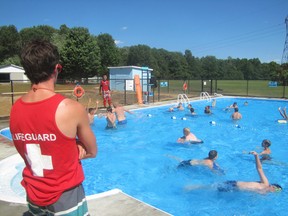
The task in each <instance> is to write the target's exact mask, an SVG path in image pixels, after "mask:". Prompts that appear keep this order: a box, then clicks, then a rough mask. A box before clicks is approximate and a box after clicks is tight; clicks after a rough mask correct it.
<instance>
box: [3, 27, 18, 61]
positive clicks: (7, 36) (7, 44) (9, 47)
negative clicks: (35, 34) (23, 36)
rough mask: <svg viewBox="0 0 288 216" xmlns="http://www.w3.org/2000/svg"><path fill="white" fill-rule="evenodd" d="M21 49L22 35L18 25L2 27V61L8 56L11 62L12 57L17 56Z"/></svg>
mask: <svg viewBox="0 0 288 216" xmlns="http://www.w3.org/2000/svg"><path fill="white" fill-rule="evenodd" d="M19 50H20V36H19V33H18V31H17V29H16V27H15V26H14V25H10V26H2V27H0V62H1V63H2V62H3V61H4V60H5V59H8V58H9V59H10V61H9V62H11V59H13V58H16V57H15V56H16V55H17V54H18V53H19ZM6 62H7V61H6ZM12 62H13V61H12ZM13 63H14V62H13Z"/></svg>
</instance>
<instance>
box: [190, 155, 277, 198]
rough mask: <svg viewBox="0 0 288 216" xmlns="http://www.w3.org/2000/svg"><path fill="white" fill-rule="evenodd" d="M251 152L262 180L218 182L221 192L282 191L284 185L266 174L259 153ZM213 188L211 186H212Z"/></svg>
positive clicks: (193, 188) (199, 187)
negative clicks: (276, 182)
mask: <svg viewBox="0 0 288 216" xmlns="http://www.w3.org/2000/svg"><path fill="white" fill-rule="evenodd" d="M249 154H252V155H254V157H255V164H256V169H257V172H258V175H259V178H260V181H250V182H247V181H226V182H224V183H221V184H217V189H218V191H220V192H230V191H250V192H255V193H260V194H265V193H271V192H272V193H273V192H280V191H282V187H281V186H280V185H279V184H270V183H269V180H268V179H267V177H266V176H265V173H264V171H263V169H262V164H261V161H260V159H259V156H258V153H257V152H255V151H252V152H250V153H249ZM201 188H207V186H199V185H197V186H193V185H192V186H188V187H186V189H187V190H195V189H201ZM210 188H211V186H210Z"/></svg>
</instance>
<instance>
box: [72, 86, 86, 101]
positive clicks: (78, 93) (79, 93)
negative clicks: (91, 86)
mask: <svg viewBox="0 0 288 216" xmlns="http://www.w3.org/2000/svg"><path fill="white" fill-rule="evenodd" d="M84 94H85V91H84V89H83V88H82V87H81V86H80V85H77V86H76V87H75V88H74V90H73V95H74V96H75V97H76V98H77V99H79V98H81V97H82V96H83V95H84Z"/></svg>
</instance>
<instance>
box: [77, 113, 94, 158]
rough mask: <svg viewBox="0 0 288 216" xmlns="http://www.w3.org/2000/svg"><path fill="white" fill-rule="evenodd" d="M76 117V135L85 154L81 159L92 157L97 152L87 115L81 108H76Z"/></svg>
mask: <svg viewBox="0 0 288 216" xmlns="http://www.w3.org/2000/svg"><path fill="white" fill-rule="evenodd" d="M78 117H79V118H78V125H77V136H78V139H79V140H80V141H81V143H82V144H83V147H84V148H85V150H86V155H85V156H84V157H83V159H85V158H93V157H95V156H96V154H97V143H96V137H95V135H94V133H93V131H92V130H91V127H90V124H89V119H88V116H87V114H85V113H84V112H83V110H82V109H79V110H78Z"/></svg>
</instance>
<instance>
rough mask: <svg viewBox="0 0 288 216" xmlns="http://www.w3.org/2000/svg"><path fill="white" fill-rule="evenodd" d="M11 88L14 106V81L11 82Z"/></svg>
mask: <svg viewBox="0 0 288 216" xmlns="http://www.w3.org/2000/svg"><path fill="white" fill-rule="evenodd" d="M10 86H11V93H12V94H11V99H12V105H13V104H14V84H13V80H10Z"/></svg>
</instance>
